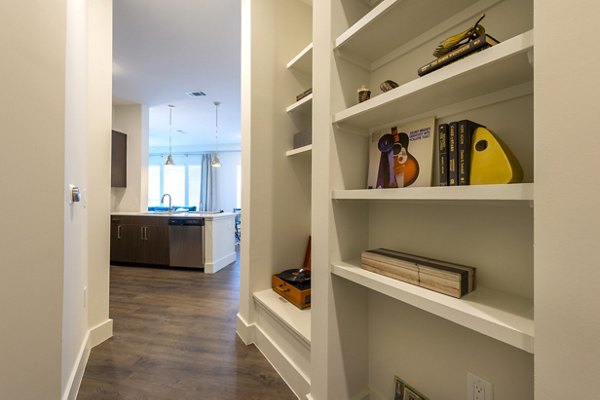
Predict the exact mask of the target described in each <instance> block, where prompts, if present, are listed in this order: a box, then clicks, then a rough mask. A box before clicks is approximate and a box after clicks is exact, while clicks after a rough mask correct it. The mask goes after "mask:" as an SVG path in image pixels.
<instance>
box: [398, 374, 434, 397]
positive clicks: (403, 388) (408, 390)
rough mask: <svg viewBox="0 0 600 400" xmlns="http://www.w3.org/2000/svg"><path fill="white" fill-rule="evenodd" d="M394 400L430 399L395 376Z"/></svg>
mask: <svg viewBox="0 0 600 400" xmlns="http://www.w3.org/2000/svg"><path fill="white" fill-rule="evenodd" d="M394 400H429V399H428V398H427V397H425V396H424V395H423V394H421V393H420V392H419V391H418V390H416V389H415V388H413V387H412V386H410V385H408V384H407V383H406V382H404V381H403V380H402V379H400V378H398V377H397V376H394Z"/></svg>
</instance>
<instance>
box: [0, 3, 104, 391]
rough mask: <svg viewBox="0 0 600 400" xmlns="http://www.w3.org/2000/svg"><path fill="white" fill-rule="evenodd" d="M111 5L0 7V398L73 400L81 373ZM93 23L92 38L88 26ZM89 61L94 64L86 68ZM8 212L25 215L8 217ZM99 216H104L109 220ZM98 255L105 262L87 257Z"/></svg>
mask: <svg viewBox="0 0 600 400" xmlns="http://www.w3.org/2000/svg"><path fill="white" fill-rule="evenodd" d="M111 5H112V2H111V1H110V0H88V1H87V2H78V1H75V0H66V1H58V2H52V4H50V3H48V2H45V1H35V2H3V3H2V4H1V5H0V15H2V16H3V17H4V16H6V18H3V19H2V24H0V46H2V49H3V52H4V55H5V56H6V60H9V62H6V63H4V64H3V73H2V74H1V75H0V86H1V87H2V88H3V91H2V95H0V106H1V107H0V108H1V109H2V110H3V111H8V112H3V113H2V114H0V122H1V126H2V127H3V129H4V132H6V134H5V135H3V138H2V139H3V144H4V145H6V148H10V149H12V151H11V152H8V153H7V154H6V155H5V156H4V157H2V160H1V161H0V163H1V164H0V185H2V187H3V188H6V195H5V196H0V198H1V199H2V200H0V206H1V207H0V209H1V210H2V211H0V213H1V215H2V217H3V218H2V221H3V223H2V227H1V228H0V254H2V272H3V277H2V279H1V280H0V317H1V318H2V326H3V329H2V341H1V342H0V355H1V356H0V398H2V399H4V398H6V399H19V400H21V399H23V400H28V399H32V400H38V399H59V398H61V397H62V398H67V397H69V396H70V397H69V398H74V397H75V393H76V390H77V385H78V380H77V379H76V373H77V375H78V376H79V377H80V375H81V373H82V372H83V368H84V367H85V359H83V358H82V350H83V349H84V348H85V347H86V338H87V331H88V315H87V310H86V309H85V307H84V302H83V300H84V296H83V287H85V286H86V285H89V284H91V285H95V284H96V282H92V281H89V282H88V259H92V258H93V259H94V260H95V261H96V264H97V265H102V266H103V267H104V273H105V274H106V275H107V272H108V269H107V268H108V244H107V243H108V241H107V240H108V239H107V238H108V235H109V231H108V228H107V226H108V225H107V224H106V223H105V227H104V228H103V227H102V226H100V225H98V224H96V222H97V221H95V220H94V221H93V220H91V219H90V220H88V215H94V216H98V215H100V214H99V213H98V212H97V211H98V210H99V208H98V207H96V206H94V207H90V208H89V211H88V209H87V208H86V207H87V203H86V201H85V200H86V196H85V194H86V189H87V188H88V185H90V188H91V187H92V186H93V185H92V184H91V183H92V182H94V184H95V183H98V182H99V181H97V177H98V174H92V173H88V159H87V148H88V146H91V145H92V141H91V140H88V139H89V136H88V127H89V126H92V125H93V126H94V127H97V128H98V129H99V130H98V131H96V133H98V132H100V129H103V127H108V130H104V131H103V132H102V134H103V140H104V142H105V143H106V145H105V147H104V151H103V150H102V149H101V148H99V147H96V148H94V151H95V152H96V153H97V154H94V156H95V157H96V158H95V161H96V163H95V164H94V167H95V168H96V169H97V170H103V171H106V170H109V165H110V164H109V157H110V147H109V145H108V143H109V140H110V139H109V138H110V136H109V135H110V91H111V89H110V87H111V78H112V77H111V75H112V74H111V64H112V60H111V57H110V49H111V47H112V43H111V38H110V34H109V35H106V33H107V31H108V32H109V33H110V22H111V21H112V9H111ZM88 6H89V7H88ZM88 17H89V19H88ZM90 21H94V24H91V25H88V22H90ZM100 25H101V26H102V28H104V29H100V30H101V32H99V31H97V30H95V28H98V27H99V26H100ZM92 27H94V28H92ZM107 27H109V28H108V30H106V28H107ZM88 34H89V35H88ZM92 38H93V39H95V40H96V41H95V40H92ZM101 49H102V50H104V51H101ZM90 54H94V56H92V57H90V58H89V59H88V56H89V55H90ZM91 60H94V61H95V62H98V63H99V65H100V66H101V67H100V66H99V65H93V66H92V67H90V68H89V69H88V61H91ZM99 70H102V71H103V74H99V73H98V71H99ZM106 87H108V91H107V90H106V89H105V88H106ZM95 90H97V91H95ZM98 92H103V93H104V96H97V94H99V93H98ZM33 93H35V95H34V96H33V95H32V94H33ZM107 94H108V95H107ZM88 99H95V100H94V101H89V102H88ZM102 109H103V110H104V111H103V112H102V111H101V110H102ZM102 154H103V156H104V157H102ZM68 183H74V184H78V185H80V186H81V188H82V190H83V191H84V201H83V202H82V203H80V204H76V205H72V206H71V205H68V204H67V198H68V197H67V184H68ZM102 192H103V193H104V198H105V204H106V205H107V206H106V208H107V209H108V201H109V195H108V193H109V189H108V185H105V186H104V187H103V188H100V184H99V185H98V186H96V187H95V188H94V191H93V192H92V191H90V192H89V193H93V194H94V196H96V195H98V194H100V193H102ZM101 197H102V196H100V198H101ZM94 204H96V203H94ZM17 206H18V207H19V210H21V211H26V212H16V211H15V210H16V209H15V207H17ZM92 210H95V211H92ZM100 218H102V219H106V221H108V213H107V212H106V217H104V216H102V217H100ZM88 230H89V232H93V233H94V236H93V237H88V236H87V234H88ZM104 236H105V237H106V239H105V240H103V239H100V240H97V238H98V237H100V238H103V237H104ZM88 249H90V251H89V252H88ZM102 253H106V258H105V259H106V263H105V264H103V262H102V261H101V260H99V259H98V258H95V255H97V254H102ZM94 276H95V275H94ZM92 280H93V279H92ZM107 282H108V279H107V278H106V279H104V285H103V284H99V285H97V287H101V286H104V287H105V289H104V290H102V291H96V292H95V293H94V294H93V295H92V296H93V297H92V299H91V301H90V303H96V304H106V305H107V304H108V287H107ZM100 314H102V317H100ZM102 318H104V319H105V320H106V319H107V318H108V308H107V307H105V310H103V312H99V313H97V320H100V319H102ZM105 333H106V332H105ZM81 361H83V362H81ZM71 388H73V391H72V392H70V389H71Z"/></svg>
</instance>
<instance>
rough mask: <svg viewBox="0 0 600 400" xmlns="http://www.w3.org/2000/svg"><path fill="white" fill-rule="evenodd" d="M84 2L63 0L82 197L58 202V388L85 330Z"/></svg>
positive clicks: (73, 180)
mask: <svg viewBox="0 0 600 400" xmlns="http://www.w3.org/2000/svg"><path fill="white" fill-rule="evenodd" d="M87 50H88V48H87V2H82V1H77V0H67V55H66V57H67V65H66V94H65V185H68V184H73V185H75V186H79V187H80V190H81V191H82V192H83V193H84V198H83V201H82V202H79V203H73V204H69V201H68V193H65V200H66V201H65V202H64V219H65V222H64V235H65V240H64V246H65V247H64V252H65V253H64V254H65V265H64V290H63V321H62V343H63V348H62V380H61V382H62V385H61V386H62V389H61V391H62V392H63V393H65V391H69V390H70V387H69V384H70V382H71V381H72V378H71V376H73V375H74V370H75V369H76V368H77V363H78V353H79V350H80V349H81V347H82V345H83V344H84V338H85V334H86V332H87V314H86V309H85V307H84V287H86V286H87V256H88V255H87V240H86V238H87V217H88V215H87V214H88V213H87V208H86V199H85V197H86V196H85V195H86V194H87V163H86V156H87V135H86V134H85V133H86V128H87V112H86V111H87Z"/></svg>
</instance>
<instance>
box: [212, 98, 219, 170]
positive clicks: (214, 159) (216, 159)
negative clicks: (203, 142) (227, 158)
mask: <svg viewBox="0 0 600 400" xmlns="http://www.w3.org/2000/svg"><path fill="white" fill-rule="evenodd" d="M213 104H214V105H215V154H213V156H212V161H211V163H210V165H211V166H212V167H213V168H220V167H221V160H219V104H221V103H220V102H218V101H215V102H214V103H213Z"/></svg>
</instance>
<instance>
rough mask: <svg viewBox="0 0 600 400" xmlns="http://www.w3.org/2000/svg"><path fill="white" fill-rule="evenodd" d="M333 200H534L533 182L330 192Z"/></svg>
mask: <svg viewBox="0 0 600 400" xmlns="http://www.w3.org/2000/svg"><path fill="white" fill-rule="evenodd" d="M331 198H332V199H334V200H371V201H377V200H396V201H402V200H412V201H493V202H497V201H524V202H525V201H533V183H513V184H508V185H471V186H443V187H442V186H434V187H414V188H411V187H408V188H401V189H359V190H333V191H332V192H331Z"/></svg>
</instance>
